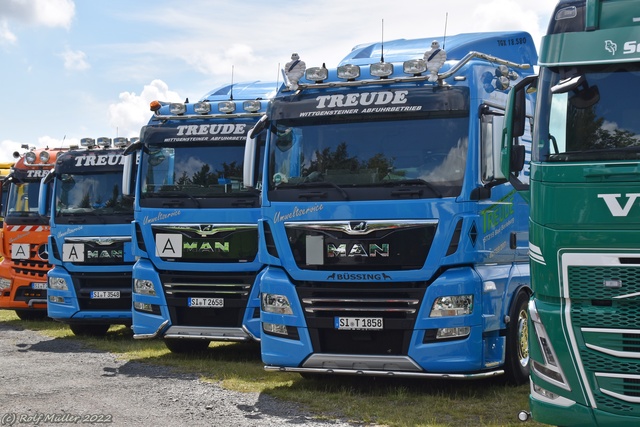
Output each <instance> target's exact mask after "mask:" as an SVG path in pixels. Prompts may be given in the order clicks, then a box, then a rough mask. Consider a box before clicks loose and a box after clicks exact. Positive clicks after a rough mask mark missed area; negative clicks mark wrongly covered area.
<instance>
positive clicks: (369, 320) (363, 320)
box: [334, 317, 384, 331]
mask: <svg viewBox="0 0 640 427" xmlns="http://www.w3.org/2000/svg"><path fill="white" fill-rule="evenodd" d="M334 326H335V328H336V329H338V330H340V331H381V330H382V329H384V321H383V319H382V317H336V318H335V319H334Z"/></svg>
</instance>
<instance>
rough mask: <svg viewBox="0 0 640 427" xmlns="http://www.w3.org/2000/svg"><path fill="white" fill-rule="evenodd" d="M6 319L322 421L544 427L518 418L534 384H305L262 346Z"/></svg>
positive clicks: (372, 380)
mask: <svg viewBox="0 0 640 427" xmlns="http://www.w3.org/2000/svg"><path fill="white" fill-rule="evenodd" d="M0 322H2V323H5V324H8V325H11V326H12V327H17V328H25V329H31V330H35V331H39V332H40V333H41V334H43V335H46V336H49V337H53V338H55V339H63V340H78V341H82V342H83V343H85V344H86V345H87V346H89V347H91V348H94V349H99V350H103V351H108V352H111V353H115V354H117V355H118V356H119V357H121V358H122V359H123V360H137V361H140V362H145V363H152V364H158V365H165V366H170V367H173V368H174V369H177V370H180V371H185V372H193V373H197V374H199V375H200V376H201V378H202V380H203V381H211V382H216V383H219V384H220V385H221V386H222V387H225V388H228V389H233V390H237V391H243V392H257V393H264V394H268V395H271V396H274V397H278V398H280V399H283V400H289V401H295V402H299V403H301V404H303V405H305V406H306V407H308V408H309V409H310V410H311V411H313V412H315V413H316V414H317V415H318V416H319V417H327V418H332V417H334V416H340V417H346V418H348V419H351V420H353V421H358V422H370V423H376V424H381V425H388V426H456V427H457V426H527V427H529V426H531V427H534V426H542V424H538V423H536V422H533V421H529V422H527V423H526V424H523V423H521V422H519V421H518V418H517V415H518V412H519V411H521V410H523V409H525V410H527V409H528V408H529V404H528V396H529V386H528V385H523V386H519V387H513V386H508V385H504V384H502V382H501V381H500V380H498V379H491V380H481V381H464V382H462V381H453V380H449V381H444V380H437V381H436V380H422V379H421V380H417V379H394V378H378V377H347V376H327V377H326V378H322V379H314V380H306V379H303V378H302V377H300V376H299V375H298V374H293V373H273V372H266V371H264V369H263V365H262V362H261V360H260V347H259V345H258V344H246V343H212V344H211V345H210V346H209V349H208V350H207V351H206V352H203V353H199V354H191V355H184V354H173V353H171V352H169V351H168V350H167V349H166V347H165V345H164V343H163V342H162V341H160V340H134V339H133V338H132V332H131V330H130V329H128V328H125V327H121V326H120V327H112V328H111V329H110V330H109V332H108V334H107V336H106V337H103V338H86V337H76V336H75V335H73V334H72V333H71V331H70V330H69V327H68V326H66V325H64V324H61V323H58V322H54V321H51V320H45V321H22V320H19V319H18V317H17V316H16V315H15V314H14V312H13V311H5V310H0Z"/></svg>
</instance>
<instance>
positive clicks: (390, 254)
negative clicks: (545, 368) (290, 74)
mask: <svg viewBox="0 0 640 427" xmlns="http://www.w3.org/2000/svg"><path fill="white" fill-rule="evenodd" d="M432 46H435V49H432ZM440 46H441V47H440ZM438 49H440V50H444V51H445V52H446V61H443V65H442V68H441V69H440V70H435V71H432V70H429V66H430V62H431V58H432V56H433V54H434V52H436V50H438ZM536 61H537V53H536V50H535V46H534V42H533V40H532V39H531V36H530V35H529V34H527V33H524V32H500V33H477V34H460V35H456V36H447V37H446V46H445V39H444V38H443V37H440V38H438V37H435V38H425V39H416V40H396V41H391V42H385V43H384V46H382V45H381V44H378V43H375V44H367V45H360V46H357V47H356V48H354V50H353V51H352V52H351V53H350V54H349V55H348V56H347V57H346V58H345V59H344V60H343V61H342V62H341V63H340V64H339V66H338V67H337V68H336V69H327V68H325V67H324V65H323V66H322V67H314V68H307V70H306V77H305V79H301V80H300V81H299V82H298V87H297V89H296V90H289V91H287V90H286V89H285V90H282V91H281V92H279V93H278V95H277V96H276V97H275V98H274V99H273V100H272V102H271V104H270V107H269V110H268V113H267V115H266V116H265V118H264V119H263V120H262V121H261V122H260V123H259V125H257V126H256V127H255V128H254V129H253V130H252V132H251V133H250V136H251V137H253V138H254V139H249V140H248V141H249V142H251V141H256V139H255V138H256V135H264V137H265V138H266V149H265V158H266V160H265V162H264V170H263V177H262V181H261V187H262V212H263V214H262V216H263V218H262V219H261V221H260V222H259V232H260V245H261V246H260V260H261V261H262V262H263V263H264V264H265V265H266V267H265V271H264V273H263V274H262V276H261V281H260V290H261V322H262V331H261V332H262V338H261V349H262V350H261V351H262V360H263V362H264V363H265V369H266V370H269V371H275V370H277V371H292V372H299V373H301V375H302V376H304V377H308V376H317V375H323V374H362V375H380V376H382V375H384V376H390V375H393V376H399V377H425V378H429V377H432V378H459V379H471V378H483V377H489V376H496V375H502V374H505V375H504V376H503V377H502V378H506V379H508V380H509V381H510V382H513V383H518V384H520V383H523V382H525V381H526V380H527V376H528V372H529V371H528V347H527V303H528V301H529V296H530V288H529V264H528V249H527V242H528V229H527V218H528V208H527V204H526V202H525V201H524V200H523V199H522V198H521V196H520V195H518V194H517V192H516V191H515V190H514V188H513V187H512V185H511V184H510V183H509V182H508V181H507V180H506V179H505V177H504V176H503V175H502V173H501V170H500V139H501V138H500V137H501V132H502V127H503V121H504V120H503V119H504V117H503V116H504V108H505V104H506V100H507V94H508V91H509V89H510V87H511V85H512V84H514V83H516V82H518V81H520V80H521V79H522V77H523V76H526V75H529V74H531V73H532V67H533V65H534V64H536ZM530 101H531V102H530V103H529V104H530V108H531V107H532V104H533V100H530ZM530 145H531V139H530V138H529V140H528V141H527V142H526V144H524V145H522V146H521V148H520V149H519V150H514V151H517V152H519V153H520V154H521V159H522V160H523V161H524V158H525V156H526V154H527V152H530V148H531V147H530ZM248 149H249V151H253V150H255V148H254V147H252V144H248ZM245 166H249V167H250V166H251V165H246V164H245ZM250 172H251V170H250V169H248V170H247V173H246V174H245V184H246V185H251V182H253V178H252V175H251V173H250ZM526 173H527V171H526V170H525V171H524V173H523V176H522V179H526V178H528V176H524V175H526Z"/></svg>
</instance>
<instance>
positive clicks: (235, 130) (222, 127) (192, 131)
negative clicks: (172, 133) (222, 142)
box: [177, 123, 247, 136]
mask: <svg viewBox="0 0 640 427" xmlns="http://www.w3.org/2000/svg"><path fill="white" fill-rule="evenodd" d="M177 129H178V133H177V136H195V135H244V134H245V133H246V130H247V125H246V124H244V123H225V124H214V125H211V124H207V125H182V126H178V127H177Z"/></svg>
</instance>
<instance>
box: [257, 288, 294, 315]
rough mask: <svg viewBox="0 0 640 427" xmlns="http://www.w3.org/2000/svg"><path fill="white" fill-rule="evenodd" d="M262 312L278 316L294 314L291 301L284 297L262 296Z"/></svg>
mask: <svg viewBox="0 0 640 427" xmlns="http://www.w3.org/2000/svg"><path fill="white" fill-rule="evenodd" d="M261 305H262V311H266V312H267V313H276V314H293V311H292V310H291V304H290V303H289V299H288V298H287V297H286V296H284V295H278V294H265V293H263V294H262V300H261Z"/></svg>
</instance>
